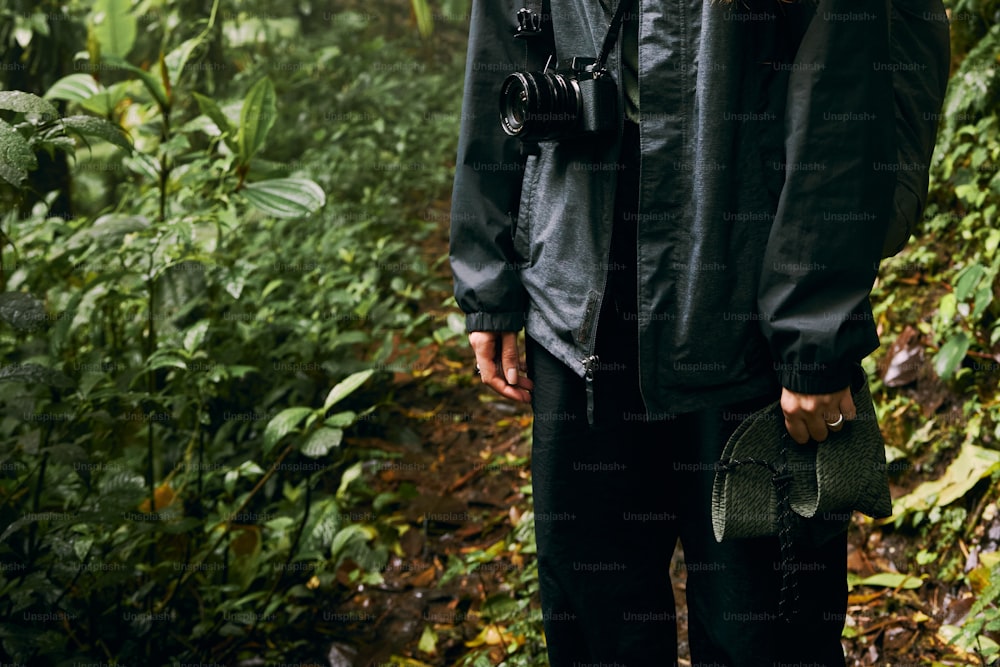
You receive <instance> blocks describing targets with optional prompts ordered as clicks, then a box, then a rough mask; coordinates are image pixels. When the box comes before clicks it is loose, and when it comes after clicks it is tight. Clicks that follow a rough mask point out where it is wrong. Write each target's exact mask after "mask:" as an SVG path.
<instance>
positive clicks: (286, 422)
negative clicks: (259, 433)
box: [264, 407, 312, 452]
mask: <svg viewBox="0 0 1000 667" xmlns="http://www.w3.org/2000/svg"><path fill="white" fill-rule="evenodd" d="M311 413H312V408H303V407H297V408H285V409H284V410H282V411H281V412H279V413H278V414H276V415H274V417H273V418H272V419H271V421H269V422H268V423H267V428H265V429H264V451H265V452H269V451H271V449H272V448H273V447H274V446H275V445H276V444H278V441H279V440H281V439H282V438H283V437H285V436H286V435H288V434H289V433H291V432H292V431H294V430H295V429H296V428H297V427H298V425H299V424H301V423H302V420H303V419H305V418H306V417H308V416H309V415H310V414H311Z"/></svg>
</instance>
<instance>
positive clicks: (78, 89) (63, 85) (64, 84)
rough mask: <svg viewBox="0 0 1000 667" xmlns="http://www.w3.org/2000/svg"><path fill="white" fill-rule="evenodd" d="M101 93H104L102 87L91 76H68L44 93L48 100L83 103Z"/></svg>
mask: <svg viewBox="0 0 1000 667" xmlns="http://www.w3.org/2000/svg"><path fill="white" fill-rule="evenodd" d="M102 92H104V86H102V85H101V84H99V83H98V82H97V81H96V80H95V79H94V77H92V76H91V75H89V74H70V75H69V76H64V77H63V78H61V79H59V80H58V81H56V82H55V83H53V84H52V86H51V87H50V88H49V89H48V90H47V91H45V97H46V99H50V100H66V101H67V102H83V101H84V100H89V99H90V98H91V97H93V96H94V95H97V94H99V93H102Z"/></svg>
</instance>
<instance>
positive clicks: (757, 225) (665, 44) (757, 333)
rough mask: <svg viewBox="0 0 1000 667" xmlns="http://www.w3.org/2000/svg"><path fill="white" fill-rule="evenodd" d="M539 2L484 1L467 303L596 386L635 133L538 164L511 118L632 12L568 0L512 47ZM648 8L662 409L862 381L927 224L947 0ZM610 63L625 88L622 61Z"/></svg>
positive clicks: (642, 301) (645, 244)
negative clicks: (897, 283) (547, 68)
mask: <svg viewBox="0 0 1000 667" xmlns="http://www.w3.org/2000/svg"><path fill="white" fill-rule="evenodd" d="M522 2H523V0H473V7H472V16H471V25H470V34H469V51H468V61H467V69H466V80H465V93H464V100H463V109H462V125H461V137H460V141H459V150H458V158H457V164H456V174H455V185H454V193H453V201H452V220H451V253H450V254H451V257H450V259H451V266H452V270H453V275H454V280H455V296H456V299H457V301H458V304H459V306H460V307H461V308H462V310H463V311H464V312H465V313H466V315H467V320H466V325H467V328H468V330H469V331H475V330H491V331H517V330H519V329H521V328H522V326H523V327H525V329H526V332H527V334H528V335H531V336H532V337H533V338H534V339H536V340H537V341H538V342H539V343H540V344H541V345H543V346H544V347H545V348H546V349H548V350H549V351H550V352H551V353H552V354H554V355H555V356H556V357H557V358H559V359H561V360H562V361H563V362H564V363H566V364H567V365H569V366H570V367H571V368H573V369H574V371H575V372H576V373H577V374H578V375H580V376H581V377H583V376H584V375H585V367H586V363H587V362H586V360H587V359H588V358H590V357H591V355H593V353H594V345H595V339H596V324H597V316H598V313H599V312H600V308H601V303H602V300H603V298H604V294H605V286H606V280H607V271H608V265H607V262H608V256H609V247H610V238H611V231H612V218H613V207H614V199H615V188H616V174H617V171H616V167H615V165H616V162H617V156H618V153H619V151H620V132H619V133H618V135H617V136H615V134H614V133H611V136H608V137H606V138H604V139H593V138H588V139H585V140H581V139H565V140H563V141H559V142H543V143H542V144H540V150H539V151H538V154H527V155H525V152H524V151H521V150H520V146H519V143H520V142H519V141H518V140H517V139H514V138H510V137H508V136H507V135H505V134H504V133H503V132H502V130H501V129H500V124H499V112H498V97H499V88H500V84H501V82H502V80H503V79H504V78H505V76H506V75H508V74H509V73H511V72H513V71H515V70H524V69H525V68H528V69H530V70H541V69H542V67H543V65H544V63H545V61H546V59H547V58H548V56H549V55H555V56H556V58H557V59H558V61H559V66H560V67H564V66H566V65H567V64H568V63H569V60H570V59H571V58H572V57H574V56H585V57H586V56H589V57H594V56H596V54H597V52H598V50H599V48H600V45H601V42H602V40H603V38H604V35H605V32H606V31H607V26H608V23H609V21H610V15H609V13H607V12H606V11H605V10H604V9H603V8H602V6H601V3H599V2H597V1H596V0H593V1H591V0H546V1H545V5H544V8H543V11H544V13H545V14H546V16H547V18H549V19H550V20H549V21H547V22H546V24H545V25H546V26H547V30H546V32H545V34H544V36H543V37H541V38H538V39H535V40H533V41H532V43H531V44H530V45H528V46H527V47H526V45H525V43H524V42H523V41H520V40H515V39H513V35H514V33H515V30H516V27H517V21H516V15H515V13H516V11H517V9H518V8H520V7H521V5H522ZM635 4H636V7H635V9H634V11H638V12H639V14H638V23H639V91H640V106H641V120H640V123H639V125H640V133H641V172H640V201H639V213H638V246H637V255H638V282H637V285H636V290H637V299H638V308H639V312H638V325H639V341H638V347H639V366H640V387H641V390H642V395H643V398H644V400H645V403H646V407H647V410H648V412H649V413H650V417H651V418H656V415H657V414H671V413H675V412H682V411H687V410H694V409H699V408H702V407H707V406H710V405H718V404H722V403H726V402H731V401H736V400H740V399H742V398H749V397H752V396H757V395H761V394H763V393H766V392H769V391H773V390H774V388H775V384H776V382H779V383H780V384H781V385H783V386H785V387H788V388H789V389H792V390H794V391H797V392H803V393H829V392H833V391H837V390H839V389H842V388H844V387H846V386H848V384H849V381H850V369H851V366H852V365H853V364H855V363H857V362H858V361H860V360H861V359H862V358H863V357H865V356H866V355H868V354H869V353H871V352H872V351H873V350H874V349H876V348H877V347H878V337H877V334H876V330H875V323H874V322H873V318H872V314H871V306H870V303H869V294H870V291H871V288H872V285H873V282H874V279H875V277H876V273H877V270H878V266H879V261H880V259H881V258H882V257H883V256H885V255H886V254H891V253H892V252H894V251H898V249H899V248H900V247H901V246H902V245H903V244H904V243H905V241H906V239H907V238H908V237H909V231H910V228H911V227H912V225H913V223H914V222H915V221H916V220H917V219H919V216H920V215H921V214H922V211H921V208H922V202H923V201H924V199H925V197H926V189H927V176H926V170H927V162H928V161H929V160H930V157H931V153H932V151H933V145H934V138H935V132H936V127H937V119H938V114H939V112H940V108H941V102H942V99H943V96H944V90H945V86H946V82H947V76H948V66H949V36H948V24H947V18H946V16H945V13H944V9H943V7H942V5H941V2H940V0H892V2H891V6H890V3H889V2H888V0H818V1H813V0H801V1H799V2H794V3H788V2H782V1H780V0H751V1H750V2H742V1H739V0H737V1H734V2H732V3H723V2H712V1H703V0H635ZM890 27H891V30H890ZM620 43H621V40H619V45H620ZM619 48H620V46H619ZM609 69H610V72H611V74H612V76H614V77H615V78H616V79H617V80H618V81H620V76H621V64H620V53H618V52H616V53H613V54H612V57H611V58H610V60H609ZM621 89H622V87H621V85H620V84H619V86H618V91H619V104H618V114H619V116H621V114H622V111H621V109H622V108H623V105H622V100H621V98H620V96H621ZM619 125H620V123H619ZM595 381H600V378H599V377H598V378H597V379H596V380H595Z"/></svg>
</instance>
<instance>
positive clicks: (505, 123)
mask: <svg viewBox="0 0 1000 667" xmlns="http://www.w3.org/2000/svg"><path fill="white" fill-rule="evenodd" d="M597 62H598V61H597V59H595V58H573V60H572V63H571V66H570V68H569V69H560V70H549V69H548V68H546V69H545V70H544V71H541V72H514V73H513V74H511V75H510V76H508V77H507V78H506V79H504V82H503V85H502V86H501V87H500V125H501V127H503V131H504V132H506V133H507V134H509V135H510V136H512V137H517V138H518V139H520V140H521V141H524V142H539V141H558V140H560V139H565V138H567V137H575V136H579V135H585V134H600V133H603V132H610V131H612V130H613V129H614V128H615V126H616V124H617V123H618V90H617V87H616V86H615V82H614V79H612V78H611V75H610V74H608V71H607V70H606V69H605V68H604V67H603V64H602V65H600V66H598V65H597Z"/></svg>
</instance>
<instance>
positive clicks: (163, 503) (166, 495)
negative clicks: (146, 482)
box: [139, 482, 175, 512]
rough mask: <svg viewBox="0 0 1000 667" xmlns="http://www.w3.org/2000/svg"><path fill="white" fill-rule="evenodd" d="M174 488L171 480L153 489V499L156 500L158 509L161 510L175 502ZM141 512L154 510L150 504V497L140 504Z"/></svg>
mask: <svg viewBox="0 0 1000 667" xmlns="http://www.w3.org/2000/svg"><path fill="white" fill-rule="evenodd" d="M174 498H175V496H174V490H173V489H172V488H170V482H164V483H163V484H160V485H159V486H158V487H156V490H155V491H153V500H155V501H156V511H157V512H160V511H162V510H164V509H166V508H167V507H169V506H170V505H171V504H172V503H173V502H174ZM139 511H140V512H150V511H152V510H151V509H150V506H149V498H147V499H146V500H144V501H142V503H140V505H139Z"/></svg>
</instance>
